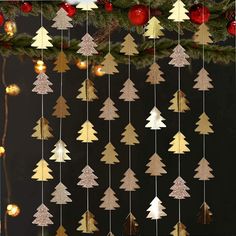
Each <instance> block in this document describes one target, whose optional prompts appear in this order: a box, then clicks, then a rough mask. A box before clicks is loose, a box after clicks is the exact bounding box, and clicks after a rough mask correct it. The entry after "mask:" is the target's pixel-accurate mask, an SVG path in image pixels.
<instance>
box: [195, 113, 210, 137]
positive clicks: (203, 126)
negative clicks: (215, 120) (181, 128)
mask: <svg viewBox="0 0 236 236" xmlns="http://www.w3.org/2000/svg"><path fill="white" fill-rule="evenodd" d="M196 125H197V128H196V129H195V132H199V133H200V134H204V135H208V134H210V133H214V131H213V129H212V124H211V122H210V121H209V117H208V116H207V114H206V113H205V112H203V113H202V114H201V115H200V117H199V121H198V122H197V123H196Z"/></svg>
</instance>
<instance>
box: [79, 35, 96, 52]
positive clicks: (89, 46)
mask: <svg viewBox="0 0 236 236" xmlns="http://www.w3.org/2000/svg"><path fill="white" fill-rule="evenodd" d="M79 47H80V49H79V50H78V51H77V53H80V54H82V55H83V56H93V55H94V54H97V53H98V52H97V50H96V49H95V48H96V47H97V44H96V43H95V42H94V39H93V37H92V36H91V35H90V34H89V33H86V34H85V35H84V36H83V37H82V41H81V42H80V43H79Z"/></svg>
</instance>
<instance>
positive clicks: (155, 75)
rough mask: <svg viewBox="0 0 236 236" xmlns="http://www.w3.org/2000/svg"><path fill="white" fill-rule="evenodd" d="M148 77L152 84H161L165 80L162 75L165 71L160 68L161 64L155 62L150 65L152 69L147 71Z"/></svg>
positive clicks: (148, 81) (147, 80)
mask: <svg viewBox="0 0 236 236" xmlns="http://www.w3.org/2000/svg"><path fill="white" fill-rule="evenodd" d="M147 75H148V78H147V79H146V82H147V83H150V84H160V83H161V82H164V81H165V80H164V78H163V77H162V75H163V72H162V71H161V70H160V66H159V65H158V64H157V63H156V62H155V63H153V64H152V65H151V66H150V70H149V72H148V73H147Z"/></svg>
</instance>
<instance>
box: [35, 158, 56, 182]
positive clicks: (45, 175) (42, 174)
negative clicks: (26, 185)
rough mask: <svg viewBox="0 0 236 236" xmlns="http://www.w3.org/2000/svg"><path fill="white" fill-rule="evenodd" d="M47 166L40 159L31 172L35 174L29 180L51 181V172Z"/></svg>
mask: <svg viewBox="0 0 236 236" xmlns="http://www.w3.org/2000/svg"><path fill="white" fill-rule="evenodd" d="M48 165H49V164H48V163H47V162H46V161H45V160H44V159H41V160H40V161H39V162H38V163H37V167H36V168H35V169H34V170H33V172H34V173H35V174H34V175H33V176H32V177H31V178H32V179H36V180H37V181H48V180H50V179H53V177H52V175H51V174H50V173H51V172H52V170H51V169H50V168H49V167H48Z"/></svg>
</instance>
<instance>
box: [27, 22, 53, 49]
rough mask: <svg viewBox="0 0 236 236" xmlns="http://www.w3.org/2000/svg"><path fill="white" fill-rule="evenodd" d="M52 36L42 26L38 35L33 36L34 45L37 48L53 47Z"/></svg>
mask: <svg viewBox="0 0 236 236" xmlns="http://www.w3.org/2000/svg"><path fill="white" fill-rule="evenodd" d="M51 40H52V38H51V37H49V36H48V31H47V30H46V29H45V28H44V27H43V26H42V27H41V28H39V30H38V31H37V32H36V36H35V37H34V38H33V41H34V42H33V43H32V44H31V46H32V47H36V48H37V49H47V48H48V47H53V45H52V44H51V42H50V41H51Z"/></svg>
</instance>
